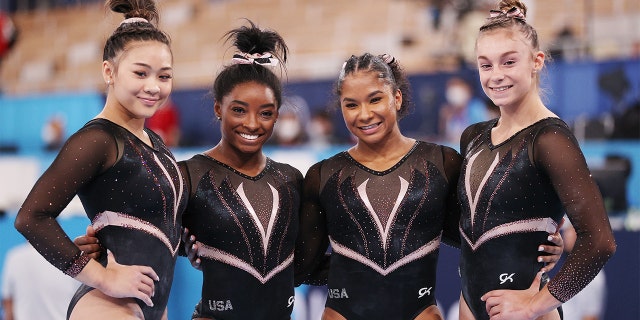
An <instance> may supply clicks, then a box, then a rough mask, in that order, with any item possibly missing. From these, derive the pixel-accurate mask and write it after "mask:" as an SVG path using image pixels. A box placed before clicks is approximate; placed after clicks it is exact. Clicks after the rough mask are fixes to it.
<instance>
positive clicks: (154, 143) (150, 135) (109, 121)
mask: <svg viewBox="0 0 640 320" xmlns="http://www.w3.org/2000/svg"><path fill="white" fill-rule="evenodd" d="M92 122H107V123H110V124H112V125H114V126H116V127H118V128H120V129H122V130H124V131H125V132H126V133H127V134H128V135H130V136H132V137H133V138H134V139H136V140H137V141H138V142H140V143H141V144H142V145H143V146H146V147H148V148H149V149H152V150H154V151H160V149H159V148H158V146H156V144H157V143H156V141H155V140H154V138H153V134H152V133H151V132H149V131H150V130H149V128H147V127H145V128H144V129H143V130H144V131H145V132H146V133H147V135H149V140H150V141H151V145H148V144H147V143H146V142H144V141H142V139H140V138H138V136H136V135H135V134H133V132H131V131H129V129H127V128H125V127H123V126H121V125H119V124H117V123H115V122H113V121H111V120H109V119H107V118H94V119H91V120H90V121H89V122H87V124H90V123H92Z"/></svg>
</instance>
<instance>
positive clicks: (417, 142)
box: [342, 140, 421, 176]
mask: <svg viewBox="0 0 640 320" xmlns="http://www.w3.org/2000/svg"><path fill="white" fill-rule="evenodd" d="M420 143H421V141H418V140H416V142H414V143H413V146H412V147H411V149H409V151H408V152H407V153H406V154H405V155H404V156H402V158H401V159H400V160H398V162H397V163H396V164H394V165H393V166H391V168H389V169H386V170H383V171H378V170H374V169H371V168H369V167H367V166H365V165H363V164H362V163H360V162H358V161H357V160H356V159H354V158H353V157H352V156H351V155H350V154H349V152H348V151H346V150H345V151H342V153H343V154H344V155H345V157H347V159H349V161H351V162H353V163H354V164H355V165H356V166H358V167H359V168H360V169H362V170H364V171H367V172H369V173H371V174H375V175H377V176H384V175H386V174H388V173H390V172H392V171H394V170H396V169H397V168H398V167H400V166H401V165H402V164H403V163H404V162H405V161H407V159H408V158H409V156H410V155H411V154H412V153H413V152H414V151H415V150H416V148H418V145H420Z"/></svg>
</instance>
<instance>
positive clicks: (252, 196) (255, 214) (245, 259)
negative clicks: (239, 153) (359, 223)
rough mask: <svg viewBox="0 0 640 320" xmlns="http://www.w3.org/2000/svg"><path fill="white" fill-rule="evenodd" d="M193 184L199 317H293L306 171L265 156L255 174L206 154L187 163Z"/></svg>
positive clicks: (189, 218) (189, 220)
mask: <svg viewBox="0 0 640 320" xmlns="http://www.w3.org/2000/svg"><path fill="white" fill-rule="evenodd" d="M184 166H185V168H186V171H187V174H188V176H189V178H188V180H189V181H190V186H191V188H190V189H191V191H190V193H191V196H190V199H189V205H188V207H187V210H186V213H185V216H184V225H185V227H187V228H189V231H190V232H191V233H192V234H193V235H195V236H196V239H197V241H198V244H199V246H200V247H199V249H198V250H199V251H198V252H199V255H200V257H201V258H202V265H201V266H202V271H203V284H202V297H201V298H202V300H201V304H200V305H199V308H198V310H196V314H198V313H199V314H198V316H200V317H205V318H215V319H225V320H229V319H265V320H272V319H273V320H277V319H290V317H291V311H292V310H293V296H294V290H293V289H294V286H293V251H294V245H295V237H296V234H297V231H298V213H299V209H300V192H301V188H302V174H301V173H300V171H298V170H297V169H295V168H293V167H292V166H289V165H287V164H282V163H278V162H274V161H272V160H271V159H267V165H266V167H265V168H264V170H263V171H262V172H261V173H260V174H258V175H257V176H255V177H250V176H247V175H245V174H242V173H240V172H238V171H236V170H234V169H233V168H231V167H230V166H227V165H225V164H223V163H221V162H219V161H217V160H215V159H213V158H210V157H208V156H206V155H202V154H200V155H196V156H194V157H193V158H191V159H189V160H187V161H184Z"/></svg>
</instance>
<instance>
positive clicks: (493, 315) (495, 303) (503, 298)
mask: <svg viewBox="0 0 640 320" xmlns="http://www.w3.org/2000/svg"><path fill="white" fill-rule="evenodd" d="M542 274H543V273H542V272H538V274H537V275H536V277H535V279H534V280H533V283H532V284H531V286H530V287H529V289H526V290H493V291H489V292H487V293H485V294H484V295H483V296H482V297H481V298H480V299H481V300H482V301H485V302H486V309H487V313H488V314H489V317H490V319H491V320H503V319H509V320H521V319H522V320H529V319H531V320H533V319H535V318H536V317H537V315H535V314H533V312H532V311H531V310H528V308H527V307H528V306H529V305H531V303H532V300H533V296H534V295H535V294H536V293H538V292H539V291H540V290H539V289H540V281H541V279H542Z"/></svg>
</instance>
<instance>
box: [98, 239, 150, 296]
mask: <svg viewBox="0 0 640 320" xmlns="http://www.w3.org/2000/svg"><path fill="white" fill-rule="evenodd" d="M159 280H160V278H159V277H158V275H157V274H156V272H155V271H153V269H152V268H151V267H147V266H127V265H121V264H119V263H118V262H116V260H115V258H114V256H113V254H112V253H111V251H108V252H107V268H106V277H105V279H104V282H103V286H102V287H101V288H98V289H100V290H101V291H102V292H104V293H105V294H106V295H109V296H111V297H114V298H127V297H133V298H138V299H140V300H142V301H143V302H144V303H146V304H147V305H148V306H150V307H153V301H151V298H152V297H153V295H154V291H155V283H154V281H159Z"/></svg>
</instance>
